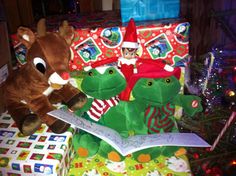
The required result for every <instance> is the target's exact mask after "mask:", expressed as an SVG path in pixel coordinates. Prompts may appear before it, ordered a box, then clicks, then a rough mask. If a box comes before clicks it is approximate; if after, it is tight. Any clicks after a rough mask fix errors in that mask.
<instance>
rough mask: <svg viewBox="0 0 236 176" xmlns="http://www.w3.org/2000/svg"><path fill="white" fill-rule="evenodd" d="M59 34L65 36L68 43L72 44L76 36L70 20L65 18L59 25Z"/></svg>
mask: <svg viewBox="0 0 236 176" xmlns="http://www.w3.org/2000/svg"><path fill="white" fill-rule="evenodd" d="M59 34H60V36H62V37H63V38H65V40H66V42H67V43H68V44H71V43H72V40H73V38H74V28H73V27H72V26H70V25H69V23H68V21H66V20H64V21H63V22H62V25H61V26H60V27H59Z"/></svg>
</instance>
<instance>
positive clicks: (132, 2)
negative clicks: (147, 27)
mask: <svg viewBox="0 0 236 176" xmlns="http://www.w3.org/2000/svg"><path fill="white" fill-rule="evenodd" d="M120 6H121V7H120V10H121V19H122V22H127V21H129V19H130V18H134V19H135V21H144V20H157V19H164V18H177V17H179V11H180V1H179V0H145V1H143V0H121V1H120Z"/></svg>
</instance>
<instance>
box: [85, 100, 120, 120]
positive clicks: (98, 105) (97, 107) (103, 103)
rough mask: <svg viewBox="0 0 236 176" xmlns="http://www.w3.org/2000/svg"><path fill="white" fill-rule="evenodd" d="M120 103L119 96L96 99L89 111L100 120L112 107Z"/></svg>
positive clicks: (93, 117) (94, 117) (90, 114)
mask: <svg viewBox="0 0 236 176" xmlns="http://www.w3.org/2000/svg"><path fill="white" fill-rule="evenodd" d="M118 103H119V98H118V96H115V97H112V98H110V99H109V100H99V99H94V100H93V102H92V106H91V108H90V109H89V110H88V111H87V113H88V115H89V117H90V118H91V119H93V120H95V121H98V120H99V119H100V118H101V116H102V115H103V114H105V113H106V112H107V111H108V110H109V109H110V108H111V107H113V106H116V105H117V104H118Z"/></svg>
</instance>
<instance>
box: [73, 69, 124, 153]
mask: <svg viewBox="0 0 236 176" xmlns="http://www.w3.org/2000/svg"><path fill="white" fill-rule="evenodd" d="M125 87H126V81H125V78H124V77H123V76H122V74H120V72H119V71H118V70H117V69H115V67H105V66H104V67H99V68H94V69H90V70H89V71H88V72H87V75H86V76H85V77H84V79H83V80H82V82H81V89H82V91H83V92H84V93H86V94H87V95H89V96H91V97H92V98H88V101H87V103H86V104H85V105H84V106H83V108H81V109H79V110H77V111H75V114H77V115H78V116H82V117H84V118H86V119H87V120H90V121H96V122H97V123H99V124H103V122H102V121H101V120H99V119H100V118H101V117H102V116H103V115H104V114H106V113H107V112H109V109H110V108H111V107H112V106H116V105H117V104H118V102H119V99H118V97H117V95H118V94H119V93H120V92H121V91H122V90H123V89H124V88H125ZM85 112H86V113H85ZM117 120H118V119H117ZM120 120H121V121H122V119H119V120H118V121H113V123H120ZM123 120H125V119H123ZM122 123H123V124H124V123H125V122H122ZM99 142H100V139H98V138H97V137H95V136H93V135H91V134H88V133H86V132H82V131H80V132H79V133H78V134H76V135H75V136H74V137H73V145H74V148H75V150H76V151H77V154H78V155H79V156H80V157H90V156H93V155H94V154H96V153H97V151H98V148H99V146H100V145H99Z"/></svg>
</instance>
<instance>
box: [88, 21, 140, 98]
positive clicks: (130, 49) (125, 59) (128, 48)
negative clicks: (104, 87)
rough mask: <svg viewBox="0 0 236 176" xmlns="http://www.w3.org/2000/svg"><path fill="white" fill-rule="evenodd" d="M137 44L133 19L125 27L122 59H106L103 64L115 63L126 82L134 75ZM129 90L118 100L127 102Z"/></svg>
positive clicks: (92, 65)
mask: <svg viewBox="0 0 236 176" xmlns="http://www.w3.org/2000/svg"><path fill="white" fill-rule="evenodd" d="M138 46H139V45H138V42H137V31H136V25H135V22H134V19H132V18H131V19H130V21H129V23H128V26H127V27H126V32H125V36H124V41H123V43H122V45H121V49H122V57H119V58H118V57H111V58H107V59H106V61H105V62H110V63H111V62H116V63H117V65H118V68H119V69H120V71H121V72H122V73H123V75H124V77H125V79H126V81H127V82H128V81H129V78H130V77H131V76H132V75H133V74H134V73H135V70H136V68H135V67H136V66H135V65H136V61H137V58H136V52H137V50H138ZM96 66H97V64H96V62H95V63H92V64H91V66H88V67H85V68H84V70H85V71H87V70H89V69H91V68H94V67H96ZM130 92H131V91H130V89H129V87H126V89H125V90H124V91H122V92H121V94H120V95H119V98H120V99H121V100H124V101H128V100H129V98H130Z"/></svg>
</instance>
